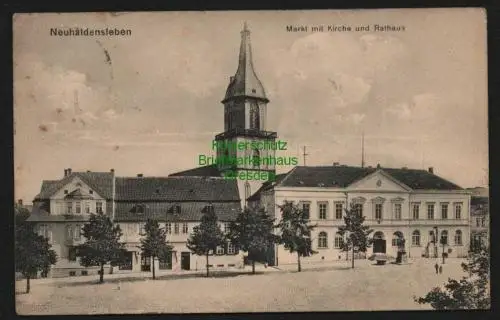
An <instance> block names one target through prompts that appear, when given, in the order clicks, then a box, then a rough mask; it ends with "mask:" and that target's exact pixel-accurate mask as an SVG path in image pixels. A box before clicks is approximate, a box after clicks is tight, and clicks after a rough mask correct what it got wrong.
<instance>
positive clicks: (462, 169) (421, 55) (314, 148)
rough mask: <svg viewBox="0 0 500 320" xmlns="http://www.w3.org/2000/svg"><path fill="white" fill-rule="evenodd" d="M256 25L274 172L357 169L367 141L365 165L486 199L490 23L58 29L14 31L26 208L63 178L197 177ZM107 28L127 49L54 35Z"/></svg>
mask: <svg viewBox="0 0 500 320" xmlns="http://www.w3.org/2000/svg"><path fill="white" fill-rule="evenodd" d="M244 21H247V24H248V28H249V29H250V31H251V35H250V37H251V43H252V50H253V62H254V66H255V70H256V73H257V76H258V77H259V79H260V80H261V81H262V83H263V85H264V88H265V90H266V94H267V96H268V98H269V100H270V103H269V104H268V111H267V119H268V120H267V130H269V131H276V132H277V133H278V137H279V139H280V140H282V141H286V142H287V148H288V150H287V151H280V152H278V154H277V156H298V157H299V159H300V163H299V164H300V165H303V161H302V159H303V157H302V155H301V153H302V149H301V148H302V147H303V146H306V148H307V149H306V152H307V153H308V156H307V158H306V161H307V165H332V163H333V162H339V163H341V164H347V165H356V166H359V165H360V164H361V141H362V139H361V137H362V134H363V132H364V137H365V138H364V145H365V163H366V165H372V166H376V165H377V164H380V165H381V166H382V167H394V168H398V167H409V168H416V169H427V168H428V167H433V168H434V172H435V174H437V175H439V176H441V177H443V178H445V179H448V180H450V181H453V182H455V183H457V184H459V185H460V186H462V187H473V186H483V185H487V175H488V129H487V107H488V106H487V62H486V61H487V52H486V16H485V13H484V11H483V10H481V9H473V8H469V9H398V10H395V9H392V10H351V11H348V10H342V11H274V12H273V11H259V12H255V11H254V12H252V11H233V12H154V13H148V12H134V13H120V14H111V13H64V14H49V13H47V14H16V15H15V16H14V18H13V28H14V30H13V32H14V43H13V52H14V126H15V133H14V148H15V150H14V163H15V196H16V199H23V201H25V202H26V203H30V202H31V201H32V200H33V198H34V197H35V195H36V194H37V193H38V192H39V191H40V187H41V183H42V180H57V179H60V178H62V177H63V173H64V169H65V168H72V170H73V171H87V170H91V171H101V172H106V171H109V170H110V169H111V168H113V169H115V172H116V174H117V175H118V176H135V175H136V174H138V173H142V174H144V175H145V176H167V175H168V174H171V173H173V172H176V171H180V170H186V169H190V168H194V167H197V166H198V156H199V155H200V154H207V155H212V154H213V151H212V150H211V142H212V140H213V138H214V136H215V135H216V134H218V133H221V132H222V131H223V130H224V123H223V120H224V116H223V111H224V109H223V105H222V104H221V103H220V101H221V100H222V99H223V97H224V94H225V91H226V88H227V85H228V83H229V77H230V76H232V75H234V73H235V72H236V68H237V64H238V52H239V46H240V39H241V35H240V31H241V29H242V27H243V22H244ZM374 24H379V25H387V24H389V25H394V26H404V27H405V30H404V31H394V32H375V31H374V30H373V26H374ZM289 25H293V26H308V31H307V32H287V30H286V27H287V26H289ZM317 25H323V26H324V28H325V32H312V31H311V27H312V26H317ZM329 25H330V26H332V25H337V26H339V25H346V26H347V25H349V26H351V27H352V28H353V30H354V28H355V26H370V31H367V32H365V31H359V32H356V31H351V32H328V31H326V30H327V26H329ZM106 27H108V28H119V29H121V28H124V29H130V30H131V35H128V36H81V37H77V36H68V37H64V36H51V35H50V29H51V28H62V29H64V28H90V29H102V28H106ZM108 57H109V58H108ZM291 168H292V167H286V166H284V167H279V168H277V172H278V173H281V172H286V171H288V170H290V169H291Z"/></svg>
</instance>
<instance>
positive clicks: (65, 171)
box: [64, 169, 68, 177]
mask: <svg viewBox="0 0 500 320" xmlns="http://www.w3.org/2000/svg"><path fill="white" fill-rule="evenodd" d="M67 176H68V169H64V177H67Z"/></svg>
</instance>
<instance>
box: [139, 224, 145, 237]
mask: <svg viewBox="0 0 500 320" xmlns="http://www.w3.org/2000/svg"><path fill="white" fill-rule="evenodd" d="M144 233H145V232H144V223H139V234H140V235H141V236H142V235H143V234H144Z"/></svg>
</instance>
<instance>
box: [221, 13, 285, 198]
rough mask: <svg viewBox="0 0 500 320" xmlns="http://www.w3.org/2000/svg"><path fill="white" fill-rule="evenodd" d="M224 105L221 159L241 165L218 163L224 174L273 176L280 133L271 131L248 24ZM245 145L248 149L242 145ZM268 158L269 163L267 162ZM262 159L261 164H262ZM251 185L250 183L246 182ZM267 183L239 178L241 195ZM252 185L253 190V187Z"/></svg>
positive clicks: (264, 94) (244, 27) (242, 35)
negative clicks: (253, 57) (268, 126)
mask: <svg viewBox="0 0 500 320" xmlns="http://www.w3.org/2000/svg"><path fill="white" fill-rule="evenodd" d="M221 102H222V104H223V105H224V132H222V133H220V134H218V135H216V136H215V142H216V145H217V147H216V148H217V158H219V159H220V158H225V159H233V161H234V159H236V160H237V162H238V163H236V164H234V163H226V162H224V163H222V162H220V163H218V167H219V169H220V170H221V171H222V172H225V173H228V172H233V173H236V174H239V173H241V172H247V173H249V174H252V175H254V174H256V173H259V175H260V176H261V177H262V176H266V174H263V172H265V173H267V176H268V177H273V176H274V175H275V173H276V170H275V167H276V166H275V161H274V160H275V154H276V151H275V148H276V147H275V145H276V138H277V133H276V132H272V131H266V129H267V118H266V117H267V104H268V103H269V99H267V96H266V92H265V90H264V86H263V85H262V83H261V81H260V80H259V78H258V77H257V74H256V73H255V69H254V66H253V61H252V47H251V44H250V31H249V30H248V27H247V24H246V22H245V24H244V26H243V30H242V31H241V45H240V54H239V59H238V69H237V71H236V74H235V75H234V76H232V77H230V80H229V85H228V87H227V90H226V96H225V97H224V100H222V101H221ZM242 143H243V144H242ZM243 145H245V147H244V148H240V146H243ZM265 159H267V160H265ZM259 160H260V161H259ZM245 182H248V183H245ZM263 182H265V180H259V179H250V180H246V181H242V180H240V179H238V187H239V188H240V195H241V197H242V200H243V199H246V195H248V194H249V193H252V194H253V193H254V192H255V191H257V188H258V187H260V185H261V184H262V183H263ZM249 185H250V187H249Z"/></svg>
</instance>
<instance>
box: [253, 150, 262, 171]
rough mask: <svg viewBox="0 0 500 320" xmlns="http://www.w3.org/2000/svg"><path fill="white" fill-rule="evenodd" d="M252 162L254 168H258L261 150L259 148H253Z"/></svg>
mask: <svg viewBox="0 0 500 320" xmlns="http://www.w3.org/2000/svg"><path fill="white" fill-rule="evenodd" d="M252 164H253V167H254V168H258V167H259V166H260V152H259V150H257V149H255V150H253V155H252Z"/></svg>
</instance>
